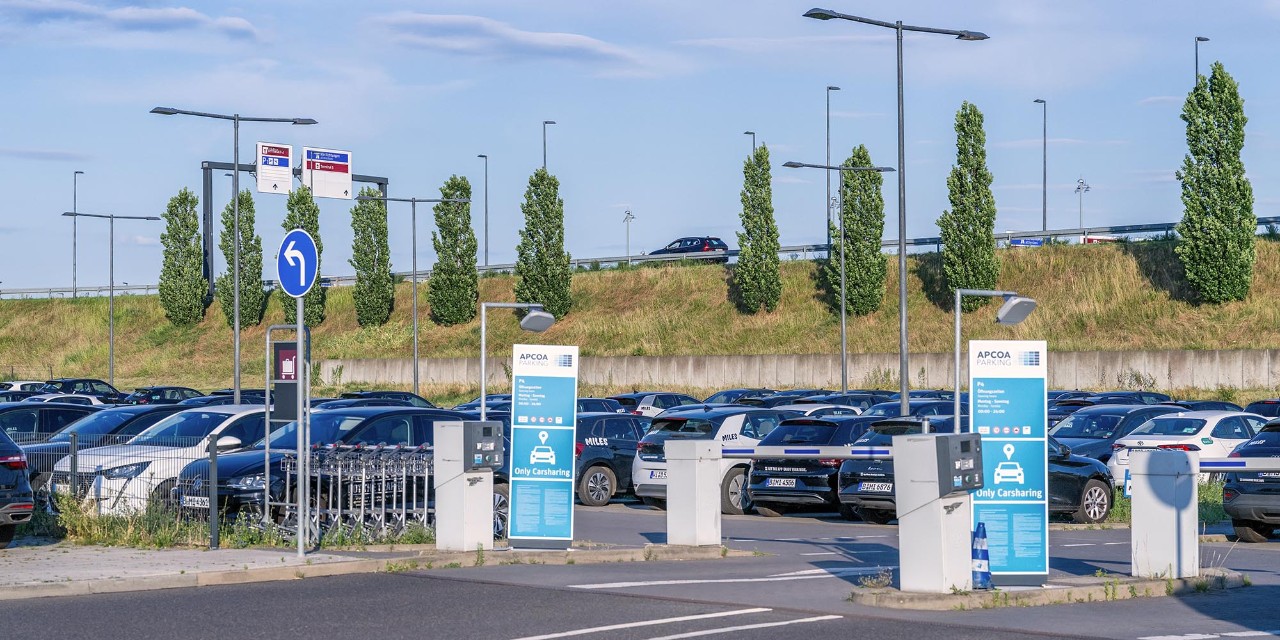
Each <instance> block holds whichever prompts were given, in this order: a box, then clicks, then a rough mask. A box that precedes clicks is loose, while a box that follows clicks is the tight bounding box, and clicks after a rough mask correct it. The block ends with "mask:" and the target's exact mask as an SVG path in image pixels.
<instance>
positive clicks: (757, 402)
mask: <svg viewBox="0 0 1280 640" xmlns="http://www.w3.org/2000/svg"><path fill="white" fill-rule="evenodd" d="M830 393H831V391H829V390H827V389H787V390H785V391H775V392H774V393H771V394H769V395H767V396H751V397H746V398H739V399H738V400H737V404H740V405H743V406H747V407H765V408H769V407H778V406H781V405H784V404H794V403H796V402H798V401H799V400H801V399H803V398H809V397H813V396H825V395H829V394H830Z"/></svg>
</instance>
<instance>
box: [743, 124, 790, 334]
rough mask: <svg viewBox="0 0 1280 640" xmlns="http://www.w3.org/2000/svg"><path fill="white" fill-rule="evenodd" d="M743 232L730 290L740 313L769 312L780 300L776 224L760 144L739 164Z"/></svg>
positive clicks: (765, 159) (764, 148)
mask: <svg viewBox="0 0 1280 640" xmlns="http://www.w3.org/2000/svg"><path fill="white" fill-rule="evenodd" d="M742 174H743V178H742V214H741V215H742V231H740V232H739V233H738V264H737V265H735V266H734V268H733V290H734V291H735V295H736V298H737V300H736V302H737V305H738V307H739V309H741V310H742V311H744V312H746V313H756V312H758V311H759V310H760V309H761V308H763V309H764V310H765V311H769V312H772V311H773V310H774V309H776V308H777V307H778V301H779V300H781V299H782V272H781V267H780V265H779V260H778V250H779V248H780V247H781V246H782V245H781V244H780V242H779V240H778V224H777V222H775V221H774V218H773V186H772V184H771V182H770V180H771V177H770V170H769V147H768V146H766V145H760V146H759V147H757V148H756V149H755V150H754V151H753V152H752V154H751V156H750V157H749V158H747V160H746V162H744V163H743V165H742Z"/></svg>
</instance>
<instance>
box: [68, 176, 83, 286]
mask: <svg viewBox="0 0 1280 640" xmlns="http://www.w3.org/2000/svg"><path fill="white" fill-rule="evenodd" d="M82 175H84V172H83V171H76V172H75V173H72V174H71V212H72V213H75V212H76V211H79V210H80V209H79V207H78V206H77V201H78V200H79V191H80V176H82ZM79 222H80V221H79V220H77V219H76V218H75V216H72V217H71V297H72V298H74V297H76V271H77V269H76V262H77V259H78V257H79V255H80V249H79V247H78V246H77V245H78V243H79V237H80V234H79V226H80V225H79Z"/></svg>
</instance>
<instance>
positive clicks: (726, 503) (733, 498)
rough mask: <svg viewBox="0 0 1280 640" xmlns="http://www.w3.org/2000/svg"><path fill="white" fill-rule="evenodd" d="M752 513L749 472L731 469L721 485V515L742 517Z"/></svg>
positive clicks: (740, 468)
mask: <svg viewBox="0 0 1280 640" xmlns="http://www.w3.org/2000/svg"><path fill="white" fill-rule="evenodd" d="M748 511H751V496H750V494H748V493H747V470H746V469H743V468H742V467H738V468H736V469H730V470H729V475H728V476H725V479H724V484H722V485H720V513H723V514H726V515H731V516H740V515H742V514H744V513H747V512H748Z"/></svg>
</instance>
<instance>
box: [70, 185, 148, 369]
mask: <svg viewBox="0 0 1280 640" xmlns="http://www.w3.org/2000/svg"><path fill="white" fill-rule="evenodd" d="M62 215H64V216H68V217H71V218H102V219H104V220H107V221H109V223H108V225H107V227H108V231H107V300H108V302H107V383H108V384H110V385H111V386H113V387H114V386H115V384H116V220H151V221H158V220H159V219H160V218H157V217H156V216H116V215H110V214H98V213H80V212H77V211H67V212H65V213H63V214H62Z"/></svg>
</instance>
